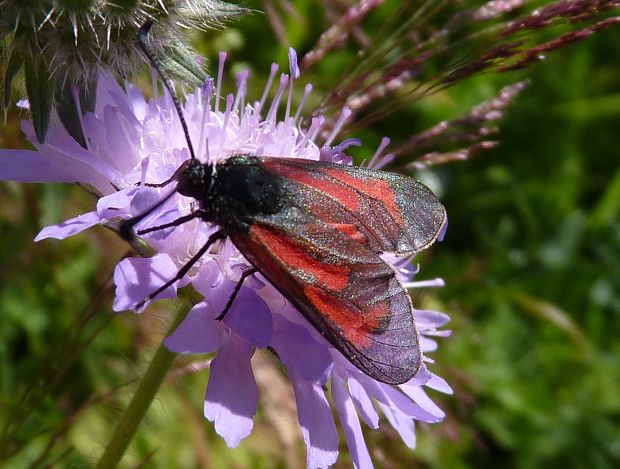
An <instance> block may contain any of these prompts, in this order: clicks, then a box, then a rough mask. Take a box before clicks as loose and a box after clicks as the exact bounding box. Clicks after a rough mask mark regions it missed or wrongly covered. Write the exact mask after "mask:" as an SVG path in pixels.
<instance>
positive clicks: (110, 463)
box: [97, 302, 189, 469]
mask: <svg viewBox="0 0 620 469" xmlns="http://www.w3.org/2000/svg"><path fill="white" fill-rule="evenodd" d="M188 311H189V306H188V304H187V302H182V304H181V305H180V306H179V309H178V314H177V316H176V317H175V318H174V321H173V323H172V325H171V327H170V330H169V332H172V331H173V330H174V329H176V327H177V326H178V325H179V324H180V323H181V321H182V320H183V319H184V318H185V316H186V315H187V313H188ZM176 355H177V354H176V353H174V352H171V351H170V350H168V349H167V348H166V346H165V345H164V344H163V343H162V344H160V346H159V347H158V348H157V351H156V352H155V355H154V356H153V359H152V360H151V363H150V364H149V367H148V369H147V370H146V373H145V374H144V376H143V377H142V380H141V381H140V384H139V385H138V389H136V393H135V394H134V396H133V398H132V399H131V402H130V403H129V406H128V407H127V410H125V413H124V414H123V416H122V418H121V420H120V422H118V426H117V427H116V430H115V431H114V434H113V435H112V439H111V440H110V442H109V443H108V445H107V446H106V449H105V451H104V452H103V455H102V456H101V458H100V459H99V462H98V463H97V468H98V469H108V468H111V467H117V466H118V463H119V462H120V460H121V458H122V457H123V454H124V453H125V450H126V449H127V446H129V442H130V441H131V439H132V438H133V436H134V434H135V433H136V430H137V429H138V426H139V425H140V422H141V421H142V419H143V418H144V415H145V414H146V412H147V410H148V409H149V407H150V406H151V402H152V401H153V399H154V398H155V395H156V394H157V391H158V390H159V388H160V386H161V384H162V382H163V381H164V378H165V377H166V374H167V373H168V370H169V369H170V367H171V366H172V362H173V361H174V358H175V357H176Z"/></svg>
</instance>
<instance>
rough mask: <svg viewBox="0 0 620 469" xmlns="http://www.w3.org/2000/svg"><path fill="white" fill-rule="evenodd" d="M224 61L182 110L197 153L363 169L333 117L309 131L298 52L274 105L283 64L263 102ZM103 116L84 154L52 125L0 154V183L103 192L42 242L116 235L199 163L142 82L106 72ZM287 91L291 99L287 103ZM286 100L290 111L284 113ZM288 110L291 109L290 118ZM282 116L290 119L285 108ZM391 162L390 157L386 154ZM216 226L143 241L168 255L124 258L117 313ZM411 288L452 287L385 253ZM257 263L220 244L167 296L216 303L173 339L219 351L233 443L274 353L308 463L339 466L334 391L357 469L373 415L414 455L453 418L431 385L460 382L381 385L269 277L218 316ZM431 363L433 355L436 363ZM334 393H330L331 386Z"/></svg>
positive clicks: (215, 404)
mask: <svg viewBox="0 0 620 469" xmlns="http://www.w3.org/2000/svg"><path fill="white" fill-rule="evenodd" d="M224 60H225V54H221V55H220V68H219V70H218V79H217V81H216V82H215V83H214V82H213V81H209V82H207V83H206V84H205V85H204V86H203V87H202V88H200V89H196V90H195V92H194V93H189V94H187V95H186V99H185V103H184V105H183V112H184V115H185V118H186V120H187V123H188V127H189V132H190V135H191V139H192V142H193V144H194V147H195V148H196V150H197V155H198V158H199V159H201V161H203V162H211V163H217V162H219V161H222V160H225V159H226V158H228V157H230V156H232V155H240V154H251V155H257V156H262V155H269V156H272V157H289V158H304V159H311V160H319V159H321V160H328V161H333V162H337V163H341V164H351V159H350V158H349V157H348V156H347V155H346V153H345V150H346V149H347V148H348V147H349V146H351V145H359V144H360V142H359V141H358V140H355V139H348V140H345V141H343V142H342V143H341V144H339V145H335V146H332V145H331V143H332V140H333V139H334V137H335V136H336V135H337V133H338V131H339V126H340V125H341V124H342V122H343V121H344V119H346V117H347V115H348V110H346V109H345V110H344V111H343V113H342V115H341V119H339V120H338V122H340V124H338V123H337V124H336V125H335V128H334V129H333V130H332V131H331V133H330V135H329V136H328V137H327V139H325V141H324V142H323V144H322V145H321V146H319V145H318V144H317V143H316V142H317V140H318V139H319V135H320V133H321V130H322V127H323V126H324V122H325V121H324V119H323V118H322V117H315V118H314V119H312V121H311V123H310V124H309V126H308V127H307V128H302V127H301V126H300V124H299V122H300V115H301V112H302V109H301V108H302V106H303V102H304V101H305V98H306V97H307V96H308V94H309V93H310V92H311V87H310V86H306V88H305V93H304V97H303V99H302V100H301V103H300V105H299V106H297V107H296V108H294V107H293V105H292V98H291V97H292V91H293V85H294V81H295V79H296V78H297V77H298V76H299V71H298V68H297V63H296V57H295V54H294V51H292V50H291V53H290V73H289V74H282V75H280V78H279V81H278V83H277V85H276V91H275V97H274V99H273V100H272V101H271V102H268V101H267V99H266V97H267V95H268V92H269V89H270V87H271V84H272V82H273V81H275V78H276V75H277V66H275V65H274V66H273V67H272V70H271V75H270V79H269V83H268V85H267V87H266V89H265V93H264V94H263V96H262V98H261V99H260V101H256V102H252V103H248V102H246V101H247V97H246V83H247V79H248V73H247V72H241V73H239V74H238V76H237V91H236V93H235V94H234V95H233V94H230V95H228V96H225V97H223V96H220V94H221V91H220V90H221V76H222V68H223V64H224ZM98 83H99V85H98V89H97V94H98V96H97V107H96V109H95V112H93V113H89V114H86V115H85V116H84V121H83V125H82V128H83V130H84V136H85V137H86V148H83V147H82V146H80V145H79V144H78V143H77V142H76V141H75V140H74V139H73V138H72V137H70V136H69V135H68V134H67V132H66V131H65V130H64V128H63V127H62V126H61V125H59V124H58V123H53V124H52V127H51V128H50V132H49V134H48V138H47V140H46V141H45V143H43V144H41V143H38V142H37V140H36V138H35V135H34V133H33V127H32V125H31V124H30V123H28V122H26V123H24V125H23V130H24V132H25V133H26V135H27V136H28V138H29V139H30V141H32V142H33V144H34V145H35V146H36V147H37V150H36V151H26V150H5V151H2V152H0V177H1V178H3V179H10V180H16V181H23V182H61V181H62V182H78V183H80V184H83V185H87V186H89V187H90V188H91V189H92V190H94V191H95V192H97V193H98V194H99V195H100V198H99V200H98V202H97V207H96V209H95V210H93V211H92V212H89V213H86V214H83V215H80V216H78V217H76V218H73V219H71V220H68V221H65V222H64V223H61V224H59V225H55V226H48V227H46V228H44V229H43V230H42V231H41V232H40V233H39V235H38V236H37V238H36V240H37V241H40V240H43V239H46V238H58V239H63V238H66V237H68V236H72V235H74V234H76V233H79V232H81V231H82V230H84V229H87V228H89V227H92V226H94V225H98V224H104V225H109V226H117V222H118V219H119V218H124V219H126V218H129V217H132V216H135V215H137V214H140V213H142V212H144V211H145V210H146V209H147V208H150V207H152V206H153V205H154V204H155V203H157V201H160V200H162V198H163V197H165V196H166V195H167V194H168V193H170V191H171V190H172V189H171V188H170V187H164V188H152V187H145V186H144V185H143V184H144V183H159V182H162V181H165V180H167V179H169V178H170V177H171V176H172V175H173V174H174V172H175V170H176V169H177V168H178V167H179V166H180V165H181V164H182V163H183V162H184V161H186V160H187V159H188V158H189V152H188V150H187V144H186V141H185V138H184V135H183V132H182V129H181V126H180V123H179V119H178V116H177V114H176V112H175V109H174V106H173V103H172V100H171V98H170V96H169V95H167V94H164V95H160V96H157V95H156V96H155V97H154V98H152V99H151V100H146V99H145V98H144V96H143V94H142V93H141V92H140V90H138V89H137V88H136V87H134V86H133V85H131V84H126V85H125V88H124V89H123V88H122V87H121V86H119V85H118V84H117V83H116V81H115V80H114V79H112V78H111V77H110V76H108V75H102V76H100V77H99V81H98ZM287 96H288V98H286V97H287ZM284 101H286V103H285V105H283V106H281V104H284ZM280 107H283V108H284V109H280ZM279 112H280V113H283V114H284V116H283V118H282V119H278V118H277V115H278V113H279ZM386 144H387V140H385V141H384V142H383V143H382V145H381V146H380V148H379V149H378V151H377V154H376V155H375V157H374V158H373V159H372V160H371V162H370V164H371V165H373V166H375V167H377V166H381V164H382V163H384V162H385V161H388V160H389V155H388V156H387V157H386V156H385V155H384V156H383V157H382V156H381V153H382V151H383V149H384V147H385V145H386ZM386 158H387V159H386ZM194 203H195V202H194V201H193V200H191V199H188V198H186V197H183V196H181V195H180V194H178V193H175V194H174V195H173V196H172V197H170V198H169V199H168V200H167V202H166V203H164V204H163V205H162V206H161V207H160V209H158V210H156V211H155V212H153V213H152V214H151V215H149V216H148V217H147V218H146V219H144V220H143V221H142V222H141V224H140V225H139V227H140V226H143V227H149V226H158V225H162V224H165V223H168V222H171V221H173V220H175V219H178V218H179V217H180V216H183V215H187V214H189V213H191V211H192V210H193V208H194V207H193V205H194ZM216 230H217V227H216V226H212V225H209V224H207V223H205V222H204V221H201V220H192V221H191V222H188V223H184V224H182V225H180V226H176V227H171V228H168V229H164V230H158V231H153V232H151V233H147V234H145V235H144V239H145V240H146V241H147V242H148V244H149V245H150V246H152V247H153V248H154V249H155V250H156V252H157V253H156V254H155V255H154V256H153V257H150V258H130V259H124V260H122V261H121V262H120V263H119V264H118V265H117V267H116V270H115V272H114V281H115V284H116V297H115V300H114V305H113V307H114V309H115V310H116V311H123V310H127V309H133V308H134V307H135V305H136V304H138V303H139V302H140V301H141V300H143V299H144V298H145V297H146V296H147V295H149V294H150V293H152V292H153V291H156V290H157V288H159V287H160V286H162V285H163V284H164V283H166V281H167V280H169V279H170V278H172V277H174V276H175V274H176V273H177V272H178V271H179V269H180V268H181V267H182V266H184V265H185V264H186V263H187V261H188V260H189V259H190V258H191V257H192V256H193V255H194V254H195V253H196V252H197V250H198V249H200V248H201V247H202V246H203V245H204V244H205V242H206V240H207V238H208V237H209V235H211V234H212V233H213V232H215V231H216ZM385 258H386V260H387V261H388V262H390V263H392V265H393V266H394V268H395V269H396V271H397V273H398V275H399V277H400V280H401V281H402V282H403V284H404V285H405V286H406V287H428V286H440V285H441V281H440V280H431V281H427V282H415V281H413V277H414V275H415V274H416V272H415V271H414V270H412V269H410V267H409V266H410V260H409V259H398V258H396V257H395V256H389V257H388V256H386V257H385ZM248 267H250V265H249V263H248V262H247V261H246V260H245V259H244V258H243V256H241V254H240V253H239V252H238V250H237V249H236V248H235V246H234V245H233V244H232V243H231V242H230V241H225V242H223V243H222V244H219V245H217V246H214V247H213V248H212V249H210V250H209V251H208V252H207V253H206V254H205V255H203V256H202V258H201V259H200V260H199V261H198V262H197V263H196V264H195V265H194V266H193V267H192V269H190V271H189V272H188V273H187V275H186V276H185V277H184V278H183V279H182V280H181V281H179V282H177V283H176V284H174V285H172V286H170V287H169V288H167V289H165V290H164V291H163V292H161V294H159V295H158V296H157V298H173V297H175V296H176V291H177V289H178V288H179V287H182V286H184V285H187V284H191V285H192V286H193V287H194V288H195V289H196V290H197V291H198V292H200V293H201V294H202V295H203V296H204V300H203V301H201V302H200V303H198V304H196V305H195V306H194V307H193V308H192V309H191V311H190V312H189V313H188V315H187V317H186V319H185V320H184V321H183V323H182V324H181V325H180V326H179V327H178V328H177V330H176V331H175V332H174V333H173V334H172V335H171V336H169V337H168V338H166V339H165V344H166V345H167V346H168V348H169V349H170V350H173V351H175V352H179V353H212V352H217V355H216V357H215V358H214V360H213V361H212V363H211V372H210V379H209V384H208V387H207V392H206V396H205V400H204V414H205V416H206V417H207V418H208V419H209V420H211V421H213V422H214V423H215V429H216V431H217V432H218V433H219V434H220V435H221V436H222V437H223V438H224V439H225V441H226V443H227V444H228V445H229V446H231V447H234V446H236V445H237V444H238V443H239V442H240V440H241V439H243V438H244V437H246V436H247V435H249V434H250V432H251V431H252V426H253V417H254V415H255V414H256V411H257V406H258V391H257V385H256V382H255V380H254V376H253V372H252V367H251V364H250V359H251V357H252V355H253V354H254V353H255V352H256V350H257V349H262V348H267V347H269V348H270V349H271V350H273V351H274V352H275V353H276V354H277V356H278V357H279V359H280V360H281V362H282V364H283V365H284V366H285V368H286V370H287V374H288V376H289V377H290V379H291V383H292V386H293V390H294V393H295V398H296V403H297V412H298V420H299V423H300V426H301V428H302V434H303V437H304V440H305V443H306V445H307V449H308V452H307V455H308V456H307V465H308V467H327V466H329V465H331V464H333V463H334V462H335V461H336V459H337V456H338V442H339V438H338V432H337V429H336V424H335V420H334V414H333V412H332V409H331V407H330V404H329V401H328V397H327V395H326V393H327V392H331V397H332V399H333V404H334V408H335V411H336V412H335V413H336V415H337V416H338V419H339V420H340V422H341V424H342V428H343V432H344V436H345V439H346V441H347V444H348V447H349V450H350V452H351V456H352V459H353V461H354V464H355V466H356V467H370V466H372V462H371V459H370V454H369V452H368V449H367V447H366V445H365V443H364V439H363V435H362V428H361V424H360V417H361V420H362V421H363V422H364V423H365V424H366V425H368V426H369V427H371V428H378V426H379V418H380V414H383V415H384V416H385V417H386V419H387V421H388V422H389V424H390V425H391V426H392V427H393V428H394V429H395V430H396V431H397V432H398V433H399V434H400V436H401V438H402V439H403V441H404V442H405V444H407V445H408V446H409V447H414V446H415V432H414V426H415V422H416V421H419V422H438V421H440V420H441V419H442V418H443V416H444V414H443V412H442V411H441V410H440V409H439V408H438V407H437V406H436V405H435V404H434V403H433V402H432V401H431V400H430V398H429V397H428V396H427V394H426V391H425V389H426V388H431V389H435V390H438V391H441V392H445V393H450V392H451V390H450V387H449V386H448V384H447V383H446V382H445V381H443V380H442V379H441V378H439V377H438V376H436V375H434V374H433V373H431V372H430V371H429V370H428V368H427V367H426V365H423V366H422V368H421V369H420V371H419V373H418V374H417V375H416V376H415V377H414V378H413V379H411V380H410V381H409V382H407V383H405V384H402V385H400V386H398V387H394V386H390V385H387V384H384V383H381V382H378V381H376V380H374V379H372V378H370V377H368V376H366V375H365V374H364V373H362V372H361V371H360V370H358V369H357V368H355V367H354V366H353V365H352V364H351V363H349V362H348V361H347V360H346V359H345V358H344V357H343V356H342V355H341V354H340V352H338V351H337V350H336V349H334V348H333V347H332V346H331V345H330V344H329V343H327V342H326V341H325V339H324V338H323V337H322V336H321V335H320V333H319V332H317V331H316V330H315V329H314V328H313V327H311V326H310V325H309V324H308V323H307V322H306V320H305V319H304V318H303V317H302V316H301V315H300V314H299V313H298V312H297V311H296V310H295V309H294V308H293V307H292V306H291V305H290V304H289V303H288V302H287V301H286V300H285V299H284V298H283V296H282V295H281V294H280V293H279V292H278V291H277V290H276V289H275V288H274V287H273V286H272V285H271V284H269V283H268V282H267V281H266V280H264V279H263V278H262V277H261V276H260V275H255V276H252V277H250V278H248V279H247V280H246V281H245V283H243V286H242V287H241V289H240V292H239V294H238V296H237V298H236V299H235V301H234V303H233V305H232V308H231V310H230V311H229V313H228V314H227V315H226V316H225V318H224V319H223V320H222V321H216V320H215V319H216V318H217V316H218V315H219V314H220V313H221V312H222V310H223V309H224V305H225V304H226V302H227V301H228V298H229V297H230V295H231V292H232V290H233V288H234V286H235V284H236V282H237V281H238V279H239V278H240V276H241V274H242V272H243V271H244V270H245V269H247V268H248ZM415 316H416V323H417V327H418V329H419V332H420V334H421V341H420V343H421V349H422V351H423V352H424V353H428V352H431V351H433V350H434V349H435V348H436V345H437V344H436V342H435V341H434V339H433V337H434V336H445V335H447V334H448V332H447V331H439V330H438V329H439V328H440V327H441V326H443V325H444V324H445V323H446V322H447V321H448V317H447V316H446V315H445V314H442V313H439V312H435V311H425V310H417V311H415ZM425 361H426V362H428V359H427V358H425ZM327 390H328V391H327Z"/></svg>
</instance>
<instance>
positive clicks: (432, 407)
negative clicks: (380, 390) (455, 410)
mask: <svg viewBox="0 0 620 469" xmlns="http://www.w3.org/2000/svg"><path fill="white" fill-rule="evenodd" d="M400 388H401V389H402V390H403V391H404V393H405V394H407V396H409V397H410V398H411V399H412V400H413V401H414V402H415V403H416V404H418V405H419V406H420V407H421V408H422V409H424V410H425V411H426V412H428V413H429V414H432V415H434V416H435V417H437V418H438V419H440V420H443V418H444V417H445V416H446V414H445V413H444V411H443V410H441V409H440V408H439V407H438V406H437V404H435V403H434V402H433V401H432V400H431V398H430V397H428V395H427V394H426V392H424V389H423V388H422V387H421V386H415V385H409V384H403V385H401V386H400Z"/></svg>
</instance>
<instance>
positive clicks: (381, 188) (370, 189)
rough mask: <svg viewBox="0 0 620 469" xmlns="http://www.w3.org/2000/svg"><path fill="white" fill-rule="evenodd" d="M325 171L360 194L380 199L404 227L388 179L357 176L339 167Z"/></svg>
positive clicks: (401, 215) (404, 223)
mask: <svg viewBox="0 0 620 469" xmlns="http://www.w3.org/2000/svg"><path fill="white" fill-rule="evenodd" d="M325 172H326V173H327V174H329V175H330V176H331V177H333V178H334V179H337V180H339V181H342V182H343V183H344V184H347V185H349V186H351V187H353V188H355V189H357V190H358V191H360V192H361V193H362V194H364V195H367V196H368V197H372V198H373V199H377V200H380V201H381V202H382V203H383V205H385V208H386V209H387V210H388V212H389V213H390V216H391V217H392V219H393V220H394V222H396V224H397V225H398V226H400V227H402V228H403V229H404V228H405V227H406V222H405V219H404V218H403V214H402V213H401V211H400V208H399V207H398V204H397V203H396V193H395V192H394V191H393V190H392V187H391V186H390V183H389V182H388V181H384V180H381V179H377V178H370V179H366V178H359V177H356V176H353V175H352V174H351V173H350V172H348V171H343V170H341V169H340V168H327V169H326V170H325Z"/></svg>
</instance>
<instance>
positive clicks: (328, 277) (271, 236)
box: [250, 225, 349, 291]
mask: <svg viewBox="0 0 620 469" xmlns="http://www.w3.org/2000/svg"><path fill="white" fill-rule="evenodd" d="M250 234H251V235H252V236H254V237H256V239H257V240H258V242H260V243H261V244H262V245H263V246H264V248H265V249H268V250H269V251H270V254H271V255H272V256H274V257H276V258H277V259H278V260H279V261H280V262H281V263H282V264H283V265H286V266H287V267H289V268H291V269H297V270H299V271H302V272H304V273H307V274H310V275H312V276H313V277H314V278H315V279H316V280H317V281H318V282H319V283H321V284H322V285H324V286H326V287H327V288H329V289H330V290H333V291H340V290H343V289H344V288H346V287H347V285H348V283H349V270H348V269H347V268H346V267H344V266H343V265H335V264H328V263H326V262H322V261H320V260H318V259H316V258H315V257H313V256H312V254H311V253H310V252H311V251H310V250H309V248H306V247H304V246H302V245H300V244H299V242H298V241H296V240H295V239H293V238H291V237H290V236H287V235H286V234H285V233H284V232H282V231H273V230H268V229H265V228H263V227H262V226H260V225H252V227H251V228H250Z"/></svg>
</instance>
